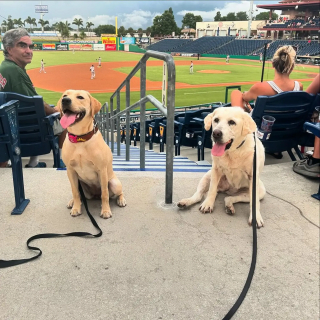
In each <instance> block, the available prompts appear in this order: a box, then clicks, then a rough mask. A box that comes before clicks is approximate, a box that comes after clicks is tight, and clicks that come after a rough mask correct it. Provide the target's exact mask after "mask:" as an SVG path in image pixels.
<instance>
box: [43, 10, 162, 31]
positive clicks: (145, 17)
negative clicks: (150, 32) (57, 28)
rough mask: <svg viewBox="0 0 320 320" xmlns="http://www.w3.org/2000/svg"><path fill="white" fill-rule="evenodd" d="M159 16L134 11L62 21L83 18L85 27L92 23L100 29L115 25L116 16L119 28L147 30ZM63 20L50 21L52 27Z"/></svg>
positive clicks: (148, 12)
mask: <svg viewBox="0 0 320 320" xmlns="http://www.w3.org/2000/svg"><path fill="white" fill-rule="evenodd" d="M157 15H162V13H159V12H151V11H143V10H133V11H132V12H130V13H121V14H118V15H96V16H92V17H88V18H85V17H83V16H81V15H74V16H72V17H70V18H65V19H62V21H65V20H67V21H68V22H69V23H72V21H73V20H74V19H75V18H77V19H79V18H81V19H82V20H83V26H85V25H86V22H87V21H90V22H92V23H93V24H94V26H93V28H96V27H98V26H99V25H105V24H111V25H115V19H116V16H117V17H118V28H119V27H120V26H124V27H125V28H130V27H131V28H133V29H139V28H142V29H145V28H147V27H149V26H152V24H153V19H154V17H155V16H157ZM60 21H61V19H59V18H53V19H49V23H50V25H51V24H53V23H55V22H60ZM71 27H72V28H76V26H75V25H71Z"/></svg>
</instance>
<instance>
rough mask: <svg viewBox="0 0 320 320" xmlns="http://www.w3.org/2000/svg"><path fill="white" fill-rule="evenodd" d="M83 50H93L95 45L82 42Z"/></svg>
mask: <svg viewBox="0 0 320 320" xmlns="http://www.w3.org/2000/svg"><path fill="white" fill-rule="evenodd" d="M81 50H93V45H92V44H88V43H87V44H84V43H83V44H82V45H81Z"/></svg>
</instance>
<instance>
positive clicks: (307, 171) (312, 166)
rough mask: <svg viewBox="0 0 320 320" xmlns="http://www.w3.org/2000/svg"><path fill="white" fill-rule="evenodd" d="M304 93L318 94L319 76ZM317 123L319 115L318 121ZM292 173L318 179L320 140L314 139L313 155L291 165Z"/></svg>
mask: <svg viewBox="0 0 320 320" xmlns="http://www.w3.org/2000/svg"><path fill="white" fill-rule="evenodd" d="M306 92H308V93H311V94H317V93H320V75H319V74H318V75H317V76H316V77H315V78H314V80H313V81H312V83H311V84H310V86H309V87H308V88H307V90H306ZM317 121H318V122H319V115H318V120H317ZM293 171H294V172H296V173H299V174H302V175H305V176H308V177H315V178H318V177H320V138H318V137H315V139H314V150H313V155H312V156H309V157H308V158H307V159H303V160H299V161H296V162H295V163H294V164H293Z"/></svg>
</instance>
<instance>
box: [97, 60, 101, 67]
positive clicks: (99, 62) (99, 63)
mask: <svg viewBox="0 0 320 320" xmlns="http://www.w3.org/2000/svg"><path fill="white" fill-rule="evenodd" d="M98 67H99V68H100V67H101V58H100V57H99V59H98Z"/></svg>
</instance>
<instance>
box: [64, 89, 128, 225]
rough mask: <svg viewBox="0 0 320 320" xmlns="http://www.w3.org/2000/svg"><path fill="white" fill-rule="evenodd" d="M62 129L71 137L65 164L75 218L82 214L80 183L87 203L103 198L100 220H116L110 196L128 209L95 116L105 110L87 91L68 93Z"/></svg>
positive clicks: (66, 146)
mask: <svg viewBox="0 0 320 320" xmlns="http://www.w3.org/2000/svg"><path fill="white" fill-rule="evenodd" d="M58 107H59V108H60V113H61V120H60V123H61V126H62V127H63V128H67V130H68V134H67V137H66V139H65V141H64V143H63V148H62V160H63V162H64V163H65V165H66V167H67V174H68V178H69V181H70V184H71V189H72V199H71V200H70V201H69V203H68V205H67V207H68V208H69V209H71V212H70V214H71V215H72V216H73V217H75V216H78V215H80V214H81V200H80V194H79V191H78V181H80V183H81V186H82V188H83V192H84V194H85V196H86V198H87V199H93V198H101V200H102V206H101V207H102V208H101V214H100V216H101V217H102V218H105V219H107V218H110V217H111V216H112V213H111V210H110V206H109V196H110V197H111V196H116V197H117V203H118V206H119V207H124V206H125V205H126V200H125V198H124V196H123V192H122V185H121V182H120V181H119V179H118V178H117V177H116V175H115V173H114V172H113V169H112V153H111V150H110V148H109V146H108V145H107V144H106V143H105V141H104V140H103V138H102V135H101V133H100V131H99V130H98V127H97V125H96V124H95V122H94V115H95V114H96V113H97V112H99V110H100V109H101V103H100V102H99V101H98V100H96V99H95V98H93V97H91V95H90V94H89V92H87V91H83V90H67V91H65V92H64V93H63V95H62V97H61V99H60V100H59V102H58Z"/></svg>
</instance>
